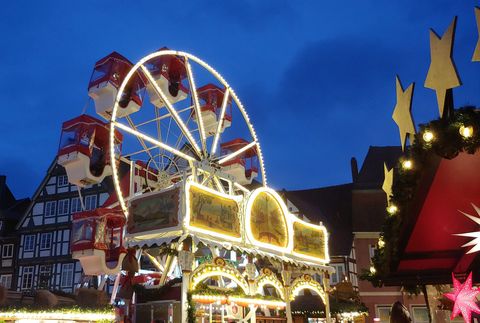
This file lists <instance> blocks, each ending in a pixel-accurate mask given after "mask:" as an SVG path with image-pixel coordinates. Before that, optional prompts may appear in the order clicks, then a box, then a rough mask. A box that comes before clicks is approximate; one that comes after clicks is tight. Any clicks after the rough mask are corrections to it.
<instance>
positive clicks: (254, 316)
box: [250, 305, 257, 323]
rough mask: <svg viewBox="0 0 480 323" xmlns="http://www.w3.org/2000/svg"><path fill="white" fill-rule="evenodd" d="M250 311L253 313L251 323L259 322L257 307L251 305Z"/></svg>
mask: <svg viewBox="0 0 480 323" xmlns="http://www.w3.org/2000/svg"><path fill="white" fill-rule="evenodd" d="M250 311H252V312H253V313H252V316H251V317H250V323H255V322H257V313H256V312H257V307H256V306H255V305H250Z"/></svg>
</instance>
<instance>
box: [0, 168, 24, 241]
mask: <svg viewBox="0 0 480 323" xmlns="http://www.w3.org/2000/svg"><path fill="white" fill-rule="evenodd" d="M29 204H30V199H28V198H24V199H20V200H17V199H16V198H15V196H14V195H13V193H12V192H11V191H10V189H9V187H8V186H7V178H6V176H3V175H2V176H0V220H2V221H3V222H4V224H5V229H6V231H5V232H4V233H3V234H7V233H8V232H10V231H12V230H13V229H14V227H15V225H16V224H17V222H18V221H19V220H20V219H21V217H22V215H23V213H24V212H25V209H26V208H27V207H28V205H29Z"/></svg>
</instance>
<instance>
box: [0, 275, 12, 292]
mask: <svg viewBox="0 0 480 323" xmlns="http://www.w3.org/2000/svg"><path fill="white" fill-rule="evenodd" d="M0 285H2V286H3V287H5V288H7V289H8V288H11V287H12V275H2V276H0Z"/></svg>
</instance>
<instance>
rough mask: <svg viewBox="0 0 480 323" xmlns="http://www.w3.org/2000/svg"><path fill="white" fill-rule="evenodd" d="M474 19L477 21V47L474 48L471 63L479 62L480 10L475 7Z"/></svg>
mask: <svg viewBox="0 0 480 323" xmlns="http://www.w3.org/2000/svg"><path fill="white" fill-rule="evenodd" d="M475 19H476V20H477V30H478V36H479V37H478V40H477V46H475V51H474V52H473V57H472V61H473V62H480V8H479V7H475Z"/></svg>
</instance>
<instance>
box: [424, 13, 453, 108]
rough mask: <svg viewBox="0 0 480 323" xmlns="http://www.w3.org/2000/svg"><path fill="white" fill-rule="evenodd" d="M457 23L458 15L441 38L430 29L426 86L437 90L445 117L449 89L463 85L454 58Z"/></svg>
mask: <svg viewBox="0 0 480 323" xmlns="http://www.w3.org/2000/svg"><path fill="white" fill-rule="evenodd" d="M456 25H457V17H455V18H453V21H452V23H451V24H450V26H449V27H448V29H447V31H445V33H444V34H443V36H442V37H441V38H440V37H439V36H438V35H437V34H436V33H435V31H433V29H430V57H431V62H430V67H429V68H428V74H427V79H426V80H425V87H426V88H429V89H432V90H435V92H436V94H437V102H438V110H439V112H440V117H443V112H444V109H445V97H446V95H447V90H450V89H452V88H455V87H457V86H460V85H462V83H461V81H460V78H459V77H458V74H457V70H456V68H455V63H454V62H453V59H452V49H453V39H454V35H455V27H456Z"/></svg>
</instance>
